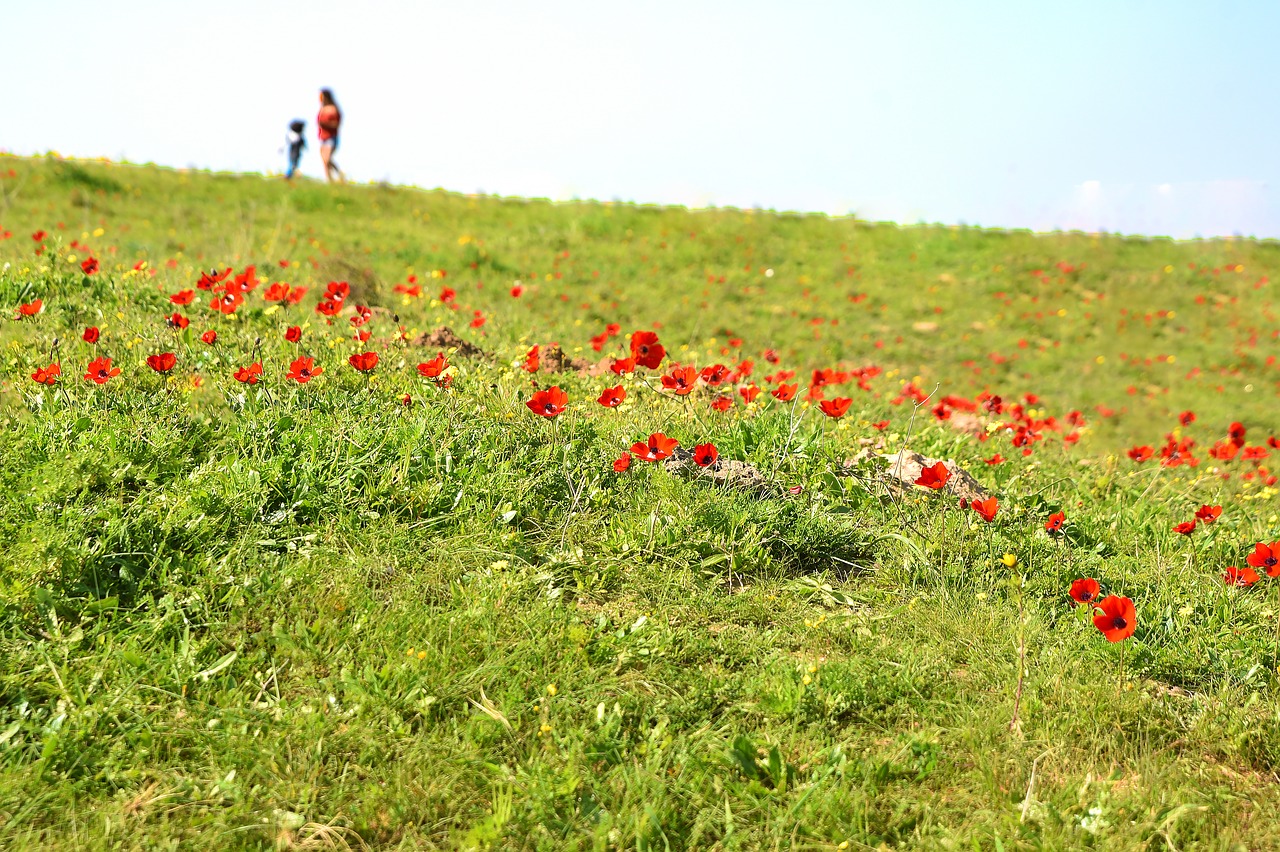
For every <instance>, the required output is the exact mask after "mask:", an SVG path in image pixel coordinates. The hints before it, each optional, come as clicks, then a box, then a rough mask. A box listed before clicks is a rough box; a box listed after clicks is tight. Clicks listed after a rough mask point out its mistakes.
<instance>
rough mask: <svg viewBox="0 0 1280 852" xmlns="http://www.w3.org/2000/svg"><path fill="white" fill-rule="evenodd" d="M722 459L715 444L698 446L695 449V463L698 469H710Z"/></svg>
mask: <svg viewBox="0 0 1280 852" xmlns="http://www.w3.org/2000/svg"><path fill="white" fill-rule="evenodd" d="M718 458H720V451H719V450H717V449H716V445H715V444H698V445H697V446H696V447H694V448H693V461H694V463H695V464H697V465H698V467H710V466H711V465H713V464H715V463H716V459H718Z"/></svg>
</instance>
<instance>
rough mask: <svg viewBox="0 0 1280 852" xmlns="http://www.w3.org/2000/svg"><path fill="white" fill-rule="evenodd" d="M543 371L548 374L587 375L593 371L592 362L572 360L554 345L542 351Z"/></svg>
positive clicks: (582, 359) (580, 359) (579, 359)
mask: <svg viewBox="0 0 1280 852" xmlns="http://www.w3.org/2000/svg"><path fill="white" fill-rule="evenodd" d="M541 369H543V370H546V371H547V372H548V373H567V372H569V371H570V370H572V371H573V372H575V373H585V372H586V371H588V370H590V369H591V362H590V361H587V360H586V359H584V358H570V357H569V356H568V355H565V354H564V352H563V351H562V350H561V349H560V347H559V346H556V345H555V344H554V343H553V344H551V345H550V346H545V347H543V349H542V366H541Z"/></svg>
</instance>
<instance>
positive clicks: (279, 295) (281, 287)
mask: <svg viewBox="0 0 1280 852" xmlns="http://www.w3.org/2000/svg"><path fill="white" fill-rule="evenodd" d="M287 298H289V285H288V284H286V283H284V282H283V281H277V282H276V283H274V284H272V285H271V286H270V287H268V288H267V290H266V292H265V293H263V294H262V301H264V302H283V301H284V300H285V299H287Z"/></svg>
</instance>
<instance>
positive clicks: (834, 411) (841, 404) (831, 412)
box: [818, 396, 853, 420]
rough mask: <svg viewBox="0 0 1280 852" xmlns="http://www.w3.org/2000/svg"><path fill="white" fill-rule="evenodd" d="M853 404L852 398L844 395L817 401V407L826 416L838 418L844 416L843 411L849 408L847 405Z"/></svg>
mask: <svg viewBox="0 0 1280 852" xmlns="http://www.w3.org/2000/svg"><path fill="white" fill-rule="evenodd" d="M851 405H853V400H851V399H849V398H848V397H845V396H838V397H836V398H835V399H824V400H823V401H822V402H820V403H818V408H820V409H821V410H822V413H823V414H825V415H827V416H828V417H830V418H832V419H834V420H839V419H840V418H841V417H844V415H845V412H847V411H848V410H849V406H851Z"/></svg>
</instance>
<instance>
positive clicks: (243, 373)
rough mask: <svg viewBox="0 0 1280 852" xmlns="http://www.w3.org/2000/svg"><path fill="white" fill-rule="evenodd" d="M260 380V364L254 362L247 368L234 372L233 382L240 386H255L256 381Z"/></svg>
mask: <svg viewBox="0 0 1280 852" xmlns="http://www.w3.org/2000/svg"><path fill="white" fill-rule="evenodd" d="M261 378H262V364H260V363H258V362H257V361H255V362H254V363H252V364H250V365H249V366H247V367H241V368H240V369H239V370H236V372H235V380H236V381H237V382H240V383H241V384H246V385H256V384H257V383H258V380H259V379H261Z"/></svg>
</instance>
